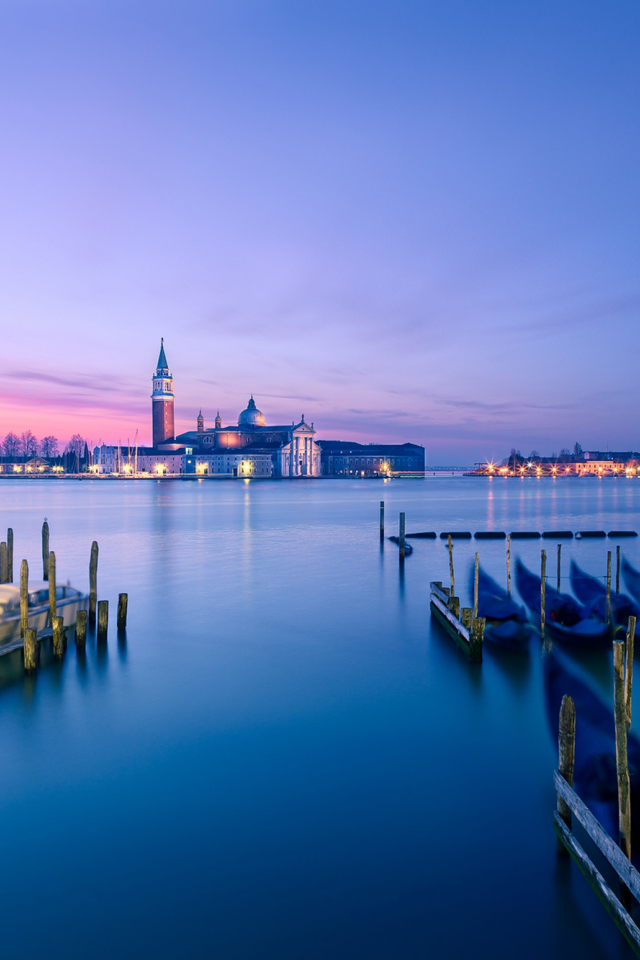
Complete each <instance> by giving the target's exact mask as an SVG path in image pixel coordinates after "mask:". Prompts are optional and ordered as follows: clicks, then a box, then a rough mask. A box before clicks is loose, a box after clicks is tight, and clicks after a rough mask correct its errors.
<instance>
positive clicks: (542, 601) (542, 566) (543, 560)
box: [540, 550, 547, 640]
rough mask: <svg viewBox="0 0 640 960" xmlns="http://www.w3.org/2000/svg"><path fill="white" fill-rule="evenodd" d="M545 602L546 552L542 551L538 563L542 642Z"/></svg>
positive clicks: (542, 638) (541, 636)
mask: <svg viewBox="0 0 640 960" xmlns="http://www.w3.org/2000/svg"><path fill="white" fill-rule="evenodd" d="M546 601H547V551H546V550H543V551H542V557H541V561H540V639H541V640H544V621H545V607H546Z"/></svg>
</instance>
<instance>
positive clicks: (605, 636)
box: [516, 558, 611, 647]
mask: <svg viewBox="0 0 640 960" xmlns="http://www.w3.org/2000/svg"><path fill="white" fill-rule="evenodd" d="M516 583H517V584H518V590H519V591H520V596H521V597H522V599H523V600H524V602H525V603H526V605H527V606H528V608H529V610H531V612H532V613H533V614H534V615H535V616H536V617H540V609H541V603H540V586H541V580H540V577H538V576H536V574H535V573H531V571H530V570H527V568H526V567H525V565H524V564H523V563H522V561H521V560H520V559H519V558H518V559H517V560H516ZM545 613H546V616H545V630H546V632H547V634H548V635H549V637H551V638H552V639H554V640H559V641H560V642H561V643H566V644H571V645H574V646H581V647H586V646H589V647H602V646H606V645H607V644H608V643H609V642H610V640H611V628H610V627H609V626H608V624H606V623H603V622H602V621H601V620H596V618H595V617H592V616H591V611H590V609H589V608H588V607H585V606H583V605H582V604H580V603H578V602H577V601H576V600H574V598H573V597H571V596H569V594H568V593H559V592H558V591H557V590H555V589H554V588H553V587H552V586H550V585H549V584H547V589H546V602H545Z"/></svg>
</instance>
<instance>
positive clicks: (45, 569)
mask: <svg viewBox="0 0 640 960" xmlns="http://www.w3.org/2000/svg"><path fill="white" fill-rule="evenodd" d="M42 579H43V580H48V579H49V524H48V523H47V518H46V517H45V518H44V523H43V524H42Z"/></svg>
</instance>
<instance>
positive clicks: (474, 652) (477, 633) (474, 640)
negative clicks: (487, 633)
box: [469, 617, 486, 663]
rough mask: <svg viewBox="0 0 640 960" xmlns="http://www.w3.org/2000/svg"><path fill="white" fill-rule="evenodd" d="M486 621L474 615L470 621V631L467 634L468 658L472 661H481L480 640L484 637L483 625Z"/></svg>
mask: <svg viewBox="0 0 640 960" xmlns="http://www.w3.org/2000/svg"><path fill="white" fill-rule="evenodd" d="M485 623H486V621H485V619H484V617H481V618H480V619H478V618H477V617H474V618H473V620H472V621H471V632H470V635H469V645H470V648H471V649H470V651H469V659H470V660H471V661H472V663H481V662H482V641H483V639H484V625H485Z"/></svg>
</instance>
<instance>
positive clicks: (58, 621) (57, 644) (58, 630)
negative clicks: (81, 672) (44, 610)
mask: <svg viewBox="0 0 640 960" xmlns="http://www.w3.org/2000/svg"><path fill="white" fill-rule="evenodd" d="M51 623H52V624H53V655H54V657H55V659H56V660H62V658H63V657H64V617H54V618H53V620H52V621H51Z"/></svg>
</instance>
